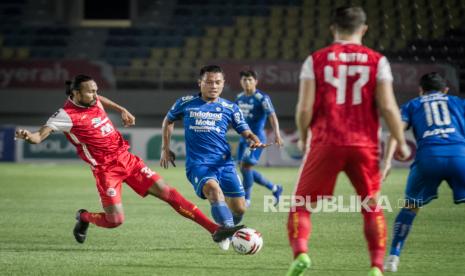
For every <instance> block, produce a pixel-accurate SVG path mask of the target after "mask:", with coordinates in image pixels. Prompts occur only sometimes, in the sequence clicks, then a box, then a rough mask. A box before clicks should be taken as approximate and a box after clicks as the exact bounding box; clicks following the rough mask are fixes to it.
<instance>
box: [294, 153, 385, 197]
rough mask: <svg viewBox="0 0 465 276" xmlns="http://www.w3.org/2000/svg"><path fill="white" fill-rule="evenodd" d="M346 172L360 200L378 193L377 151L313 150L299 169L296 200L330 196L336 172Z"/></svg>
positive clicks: (379, 178) (379, 180)
mask: <svg viewBox="0 0 465 276" xmlns="http://www.w3.org/2000/svg"><path fill="white" fill-rule="evenodd" d="M341 171H343V172H345V173H346V174H347V176H348V177H349V179H350V181H351V182H352V185H353V186H354V188H355V191H356V192H357V194H358V195H359V196H361V197H362V200H363V199H364V198H365V197H367V196H368V197H373V196H375V194H376V193H377V192H378V191H379V189H380V182H381V175H380V170H379V153H378V149H376V148H361V147H337V146H333V147H329V146H313V147H312V148H311V149H310V152H309V153H308V154H307V155H306V157H305V159H304V162H303V163H302V166H301V167H300V175H299V180H298V182H297V187H296V190H295V195H296V196H304V197H305V196H310V201H311V202H314V201H316V200H317V199H318V196H320V197H321V196H332V195H333V192H334V186H335V185H336V179H337V175H338V174H339V172H341Z"/></svg>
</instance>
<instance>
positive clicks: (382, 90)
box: [376, 81, 410, 160]
mask: <svg viewBox="0 0 465 276" xmlns="http://www.w3.org/2000/svg"><path fill="white" fill-rule="evenodd" d="M376 103H377V105H378V108H379V111H380V112H381V115H382V116H383V118H384V120H385V121H386V124H387V125H388V128H389V131H390V132H391V135H392V137H393V138H394V139H395V140H396V141H397V151H398V154H399V158H400V159H401V160H405V159H407V158H408V157H409V156H410V148H409V147H408V145H407V143H406V141H405V136H404V128H405V126H404V123H402V120H401V119H400V112H399V106H398V105H397V103H396V98H395V97H394V91H393V88H392V81H378V83H377V85H376Z"/></svg>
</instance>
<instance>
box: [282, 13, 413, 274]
mask: <svg viewBox="0 0 465 276" xmlns="http://www.w3.org/2000/svg"><path fill="white" fill-rule="evenodd" d="M365 21H366V14H365V12H364V11H363V9H362V8H360V7H341V8H338V9H336V10H335V12H334V14H333V19H332V25H331V28H330V29H331V31H332V33H333V36H334V43H332V44H331V45H329V46H328V47H326V48H323V49H320V50H318V51H316V52H314V53H313V54H311V55H310V56H309V57H308V58H307V59H306V60H305V62H304V64H303V66H302V69H301V74H300V88H299V100H298V103H297V107H296V124H297V128H298V131H299V135H300V137H299V138H300V140H299V145H300V147H301V149H302V150H303V151H304V152H305V155H304V159H303V163H302V165H301V168H300V175H299V179H298V182H297V186H296V188H295V191H294V196H295V201H294V205H293V207H292V208H291V211H290V213H289V219H288V225H287V227H288V235H289V241H290V245H291V247H292V250H293V253H294V258H295V260H294V262H293V263H292V264H291V266H290V268H289V271H288V275H301V274H303V272H304V271H305V270H306V269H307V268H309V267H310V265H311V261H310V258H309V256H308V255H307V252H308V246H307V243H308V238H309V235H310V231H311V225H312V224H311V220H310V215H311V214H310V211H309V210H308V209H310V208H306V207H305V206H300V204H297V200H298V198H300V199H302V198H305V203H308V204H309V205H310V206H311V207H313V208H316V206H317V204H316V203H317V201H318V198H321V197H324V196H332V195H333V191H334V186H335V182H336V179H337V175H338V174H339V172H341V171H344V172H345V173H346V174H347V176H348V177H349V179H350V181H351V182H352V185H353V186H354V188H355V190H356V192H357V194H358V195H359V196H360V197H361V199H362V200H364V199H366V198H368V200H369V201H368V205H369V206H370V208H369V209H368V210H365V209H364V208H362V215H363V220H364V233H365V237H366V239H367V242H368V250H369V253H370V259H371V270H370V274H369V275H382V268H383V257H384V253H385V248H386V225H385V221H384V216H383V213H382V211H381V210H379V208H376V205H377V196H378V192H379V189H380V170H379V167H378V162H379V149H378V144H379V134H380V124H379V115H378V112H380V113H381V115H382V116H383V117H384V119H385V120H386V123H387V126H388V128H389V130H390V131H391V133H392V135H393V137H394V138H395V139H396V140H397V141H398V148H397V149H398V154H399V155H400V156H401V157H402V158H406V157H407V156H408V155H409V149H408V146H407V144H406V142H405V138H404V135H403V133H402V130H403V128H402V123H401V120H400V114H399V108H398V106H397V104H396V101H395V97H394V93H393V88H392V80H393V78H392V73H391V69H390V65H389V63H388V61H387V59H386V58H385V57H384V56H383V55H381V54H380V53H378V52H376V51H374V50H372V49H370V48H367V47H365V46H363V45H362V37H363V35H364V34H365V32H366V31H367V25H365ZM310 210H311V209H310Z"/></svg>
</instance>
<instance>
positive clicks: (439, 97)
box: [383, 73, 465, 272]
mask: <svg viewBox="0 0 465 276" xmlns="http://www.w3.org/2000/svg"><path fill="white" fill-rule="evenodd" d="M447 91H448V87H447V84H446V81H445V80H444V79H443V78H442V77H441V76H440V75H439V74H437V73H429V74H426V75H423V76H422V77H421V79H420V96H419V97H417V98H415V99H412V100H410V101H408V102H407V103H406V104H404V105H403V106H402V107H401V114H402V121H403V123H404V128H405V129H409V128H412V131H413V134H414V136H415V139H416V142H417V154H416V156H415V161H414V162H413V164H412V166H411V167H410V173H409V176H408V178H407V187H406V189H405V206H404V208H402V209H401V210H400V212H399V214H398V215H397V217H396V220H395V222H394V231H393V237H392V243H391V250H390V252H389V256H388V258H387V259H386V262H385V264H384V269H385V270H386V271H391V272H396V271H397V268H398V266H399V256H400V253H401V251H402V248H403V246H404V243H405V240H406V239H407V235H408V233H409V232H410V229H411V227H412V224H413V220H414V219H415V217H416V215H417V214H418V211H420V209H419V208H420V207H422V206H424V205H426V204H428V203H429V202H430V201H431V200H433V199H435V198H437V197H438V187H439V185H440V184H441V182H442V181H447V183H448V184H449V187H451V189H452V192H453V195H454V202H455V203H456V204H459V203H465V169H464V168H465V118H464V116H465V100H463V99H461V98H459V97H455V96H449V95H447V94H446V93H447ZM395 146H396V141H395V140H394V139H392V138H390V139H389V142H388V144H387V147H386V156H385V161H384V164H385V167H384V170H383V178H385V177H386V176H387V175H388V173H389V170H390V168H391V162H392V157H393V156H394V148H395Z"/></svg>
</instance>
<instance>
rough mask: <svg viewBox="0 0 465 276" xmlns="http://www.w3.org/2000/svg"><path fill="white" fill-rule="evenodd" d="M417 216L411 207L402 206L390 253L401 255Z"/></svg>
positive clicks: (395, 225)
mask: <svg viewBox="0 0 465 276" xmlns="http://www.w3.org/2000/svg"><path fill="white" fill-rule="evenodd" d="M415 216H416V213H415V212H413V211H412V210H410V209H407V208H402V210H400V212H399V214H398V215H397V217H396V220H395V222H394V234H393V238H392V243H391V251H390V253H389V255H396V256H399V255H400V253H401V251H402V247H403V246H404V243H405V239H406V238H407V235H408V233H409V231H410V228H412V223H413V220H414V219H415Z"/></svg>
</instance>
